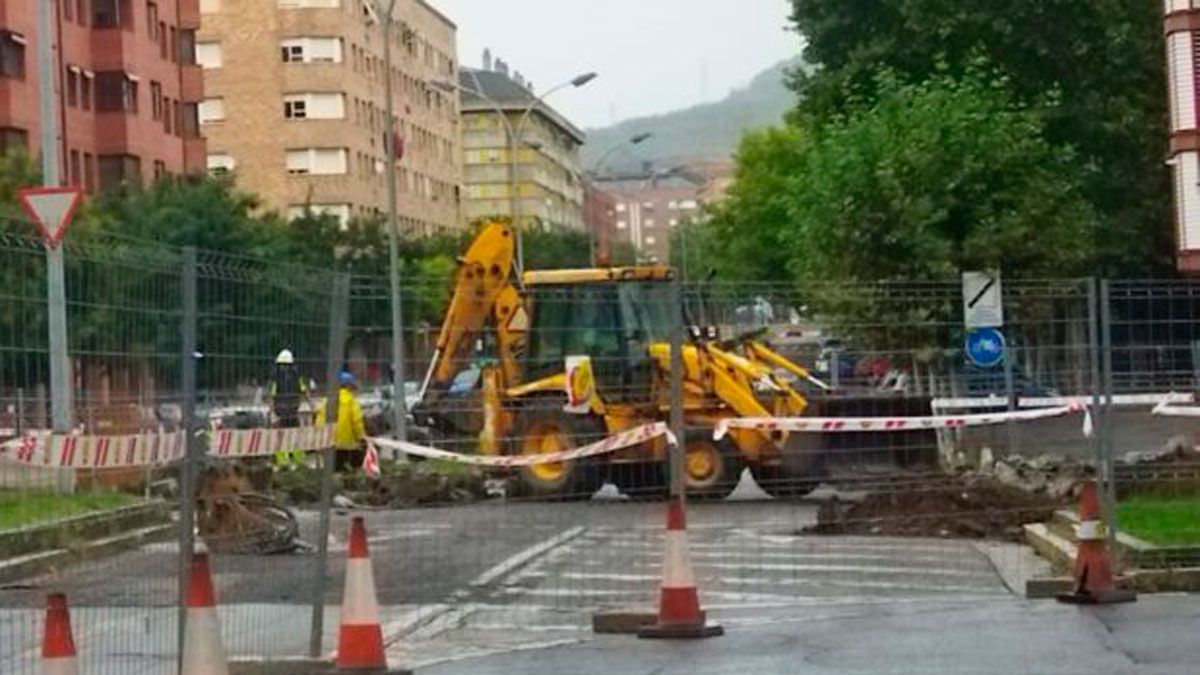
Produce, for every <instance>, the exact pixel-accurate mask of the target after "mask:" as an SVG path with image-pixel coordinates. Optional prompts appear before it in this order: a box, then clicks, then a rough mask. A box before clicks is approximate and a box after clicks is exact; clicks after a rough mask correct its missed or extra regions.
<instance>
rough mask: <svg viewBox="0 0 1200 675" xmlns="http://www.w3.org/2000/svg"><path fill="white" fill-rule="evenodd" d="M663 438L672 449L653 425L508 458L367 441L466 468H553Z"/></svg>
mask: <svg viewBox="0 0 1200 675" xmlns="http://www.w3.org/2000/svg"><path fill="white" fill-rule="evenodd" d="M663 436H665V437H666V438H667V442H669V443H671V444H672V445H674V444H675V435H674V434H672V433H671V431H670V430H669V429H668V428H667V425H666V423H664V422H655V423H653V424H644V425H642V426H640V427H635V428H633V429H630V430H629V431H622V432H620V433H617V434H613V435H612V436H609V437H607V438H605V439H603V440H599V441H596V442H595V443H589V444H588V445H585V446H582V447H579V448H574V449H571V450H563V451H561V452H547V453H543V454H538V455H512V456H496V455H464V454H461V453H457V452H450V451H448V450H439V449H437V448H430V447H427V446H424V445H417V444H416V443H409V442H407V441H396V440H392V439H390V438H370V439H368V442H369V443H371V444H373V445H376V446H378V447H381V448H386V449H388V450H398V451H400V452H403V453H405V454H408V455H415V456H417V457H424V458H426V459H441V460H446V461H450V462H457V463H459V464H470V465H472V466H487V467H522V466H536V465H538V464H556V463H558V462H570V461H572V460H577V459H583V458H586V457H594V456H596V455H603V454H606V453H610V452H615V451H617V450H622V449H624V448H628V447H630V446H634V445H639V444H641V443H645V442H647V441H651V440H653V439H655V438H659V437H663Z"/></svg>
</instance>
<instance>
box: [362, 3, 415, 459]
mask: <svg viewBox="0 0 1200 675" xmlns="http://www.w3.org/2000/svg"><path fill="white" fill-rule="evenodd" d="M371 6H372V7H373V8H374V9H375V10H376V13H378V8H379V3H378V0H374V1H373V2H372V5H371ZM395 10H396V0H388V4H387V9H386V10H385V11H384V15H383V17H382V18H381V19H380V20H381V21H382V23H383V30H382V33H383V37H382V39H383V71H384V78H383V96H384V99H385V101H384V104H383V107H384V116H385V117H386V118H387V121H386V122H385V123H384V128H385V129H386V132H385V136H384V139H383V145H384V152H385V153H386V158H387V167H386V173H385V174H384V175H385V177H386V180H387V190H386V192H387V213H388V228H387V232H388V273H389V277H390V284H391V296H392V428H393V429H394V430H395V434H396V438H397V439H399V440H402V441H403V440H407V438H408V411H407V410H406V408H407V407H408V406H407V401H405V399H404V392H405V388H404V312H403V309H404V307H403V304H402V302H403V300H402V296H401V294H400V243H399V241H398V236H399V235H398V233H397V232H396V228H397V227H398V223H397V221H398V220H399V218H398V215H397V212H396V162H397V161H399V159H400V158H399V157H398V156H397V152H396V150H397V148H396V123H395V119H394V117H395V102H394V101H393V100H392V98H393V92H392V16H393V13H394V12H395Z"/></svg>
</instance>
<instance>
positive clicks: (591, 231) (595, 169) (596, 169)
mask: <svg viewBox="0 0 1200 675" xmlns="http://www.w3.org/2000/svg"><path fill="white" fill-rule="evenodd" d="M653 136H654V134H652V133H650V132H649V131H643V132H641V133H639V134H634V135H633V136H630V137H629V138H627V139H625V140H623V141H621V142H619V143H613V144H612V147H610V148H609V149H607V150H605V151H604V152H603V153H602V154H601V155H600V159H598V160H596V161H595V162H594V163H593V164H592V166H591V168H590V169H588V174H589V175H591V176H599V175H600V170H601V169H603V168H604V161H605V160H607V159H608V158H609V157H611V156H612V155H613V153H615V152H616V151H618V150H624V149H625V146H626V144H628V145H641V144H642V143H644V142H646V141H647V140H649V139H650V138H652V137H653ZM588 248H589V250H590V253H589V256H590V260H591V261H592V267H595V266H596V226H595V224H593V223H589V224H588Z"/></svg>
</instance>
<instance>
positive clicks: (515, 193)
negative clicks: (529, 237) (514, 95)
mask: <svg viewBox="0 0 1200 675" xmlns="http://www.w3.org/2000/svg"><path fill="white" fill-rule="evenodd" d="M465 72H466V73H467V74H468V75H469V76H470V77H471V80H472V81H473V82H474V85H475V86H474V87H466V86H463V85H462V84H461V83H459V82H450V81H446V80H436V81H432V82H431V84H432V85H433V86H435V87H437V88H439V89H442V90H444V91H465V92H467V93H469V94H473V95H475V96H478V97H479V98H480V99H482V100H483V101H485V102H487V103H488V104H490V106H491V108H492V111H493V112H495V113H496V115H497V116H498V117H499V118H500V122H501V124H503V125H504V131H505V133H506V136H507V140H508V188H509V213H510V214H511V216H512V223H513V231H514V232H515V233H516V237H517V269H518V270H519V271H524V270H525V247H524V244H523V243H522V238H521V195H520V190H521V181H520V180H519V177H518V175H517V171H518V168H519V166H520V163H519V162H518V160H517V152H518V150H519V149H520V146H521V136H522V134H523V133H524V131H525V125H526V124H527V123H528V122H529V118H530V117H531V115H532V114H533V111H534V109H536V108H537V107H538V105H540V104H544V103H545V102H546V99H547V98H549V96H550V95H551V94H554V93H556V92H558V91H562V90H563V89H567V88H569V87H573V88H576V89H577V88H579V87H582V86H584V85H586V84H587V83H588V82H591V81H592V80H594V79H596V78H597V77H599V76H598V75H597V74H596V73H594V72H590V71H589V72H586V73H583V74H581V75H576V76H575V77H573V78H571V79H569V80H567V81H566V82H563V83H561V84H557V85H555V86H553V87H550V88H549V89H547V90H546V93H544V94H542V95H541V96H538V97H536V98H533V97H531V98H530V101H529V105H527V106H525V107H524V108H523V109H521V116H520V118H519V120H518V122H517V124H516V125H515V126H514V125H513V123H512V120H510V119H509V118H508V115H507V114H506V113H505V111H504V107H503V106H501V105H500V103H499V102H498V101H496V100H495V99H493V98H492V97H490V96H488V95H487V94H486V93H484V91H483V85H482V84H480V82H479V75H478V73H477V72H476V71H474V70H472V69H467V70H466V71H465Z"/></svg>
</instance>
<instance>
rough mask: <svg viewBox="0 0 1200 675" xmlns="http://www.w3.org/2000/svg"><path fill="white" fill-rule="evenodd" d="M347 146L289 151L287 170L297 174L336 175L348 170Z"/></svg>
mask: <svg viewBox="0 0 1200 675" xmlns="http://www.w3.org/2000/svg"><path fill="white" fill-rule="evenodd" d="M348 157H349V151H347V150H346V149H345V148H303V149H299V150H288V151H287V172H288V173H290V174H295V175H303V174H312V175H314V176H335V175H343V174H345V173H346V172H347V162H348Z"/></svg>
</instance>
